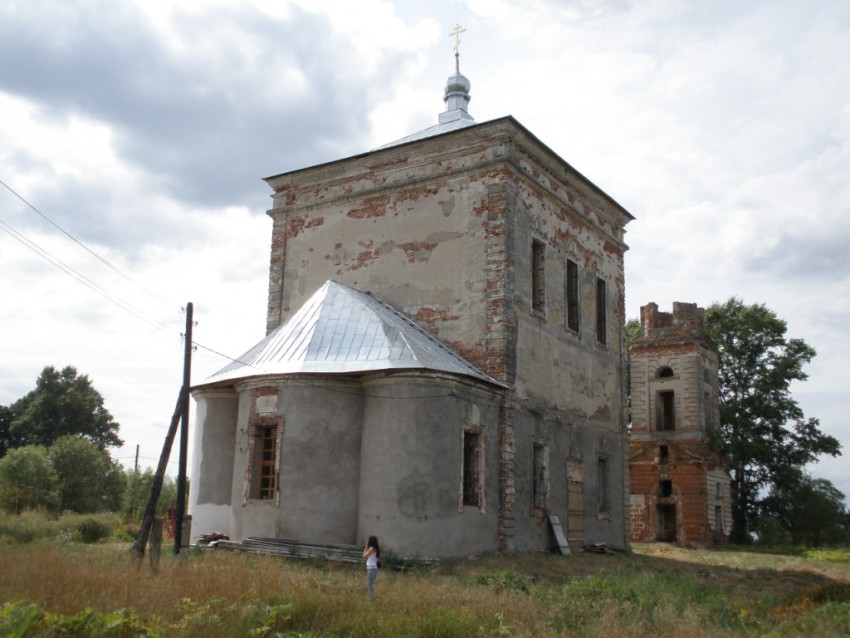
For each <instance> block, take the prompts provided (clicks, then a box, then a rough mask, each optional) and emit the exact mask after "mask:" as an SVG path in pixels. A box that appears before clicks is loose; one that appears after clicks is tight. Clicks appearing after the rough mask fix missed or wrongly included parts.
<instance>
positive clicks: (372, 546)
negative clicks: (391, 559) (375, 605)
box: [363, 536, 381, 600]
mask: <svg viewBox="0 0 850 638" xmlns="http://www.w3.org/2000/svg"><path fill="white" fill-rule="evenodd" d="M363 558H365V559H366V586H367V587H368V588H369V598H371V599H372V600H375V577H376V576H377V575H378V563H379V561H380V558H381V547H380V545H378V537H377V536H370V537H369V540H368V541H366V549H364V550H363Z"/></svg>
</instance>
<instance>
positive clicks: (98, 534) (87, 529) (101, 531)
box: [77, 516, 112, 543]
mask: <svg viewBox="0 0 850 638" xmlns="http://www.w3.org/2000/svg"><path fill="white" fill-rule="evenodd" d="M77 533H78V534H79V535H80V540H81V541H83V542H84V543H96V542H98V541H101V540H103V539H104V538H106V537H108V536H109V535H110V534H111V533H112V528H111V527H110V525H109V524H108V523H106V522H105V521H103V520H100V519H97V518H95V517H93V516H89V517H87V518H84V519H83V520H81V521H80V522H79V523H77Z"/></svg>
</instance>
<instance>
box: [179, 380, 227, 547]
mask: <svg viewBox="0 0 850 638" xmlns="http://www.w3.org/2000/svg"><path fill="white" fill-rule="evenodd" d="M193 396H194V398H195V401H196V405H197V407H196V411H195V432H194V440H193V446H194V447H193V449H194V454H193V457H192V473H191V477H192V478H191V489H190V490H189V514H191V515H192V527H193V533H194V536H195V538H197V537H198V536H199V535H202V534H207V533H210V532H222V533H227V531H228V530H229V529H230V513H231V507H230V497H231V485H232V482H233V463H234V454H235V440H236V408H237V400H238V398H237V394H236V392H235V391H234V390H232V389H223V390H215V389H212V390H200V391H195V392H193Z"/></svg>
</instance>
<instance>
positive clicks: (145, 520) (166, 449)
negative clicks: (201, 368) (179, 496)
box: [130, 387, 189, 559]
mask: <svg viewBox="0 0 850 638" xmlns="http://www.w3.org/2000/svg"><path fill="white" fill-rule="evenodd" d="M188 394H189V389H188V388H185V387H183V388H180V394H179V395H178V397H177V405H176V406H174V414H173V415H172V416H171V425H169V427H168V433H167V434H166V435H165V443H163V445H162V454H160V455H159V465H157V467H156V474H154V477H153V485H151V495H150V497H149V498H148V505H147V507H146V508H145V513H144V515H143V516H142V524H141V526H140V527H139V535H138V536H136V542H134V543H133V547H132V549H131V550H130V553H131V556H132V557H133V558H136V559H141V558H142V557H143V556H144V555H145V545H147V542H148V536H150V533H151V527H152V526H153V517H154V515H155V514H156V502H157V501H158V500H159V494H160V492H161V491H162V481H163V479H164V478H165V469H166V466H167V465H168V457H169V455H170V454H171V446H172V444H173V443H174V436H175V435H176V434H177V425H178V424H179V423H180V415H181V414H182V412H183V404H184V403H185V401H184V399H183V397H184V395H188Z"/></svg>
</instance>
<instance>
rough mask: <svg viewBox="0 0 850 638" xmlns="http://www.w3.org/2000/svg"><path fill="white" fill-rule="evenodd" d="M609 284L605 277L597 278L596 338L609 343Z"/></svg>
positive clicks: (600, 341) (602, 342) (603, 342)
mask: <svg viewBox="0 0 850 638" xmlns="http://www.w3.org/2000/svg"><path fill="white" fill-rule="evenodd" d="M606 288H607V286H606V284H605V281H604V280H603V279H600V278H597V279H596V340H597V341H598V342H599V343H601V344H606V343H608V309H607V298H608V293H607V290H606Z"/></svg>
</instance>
